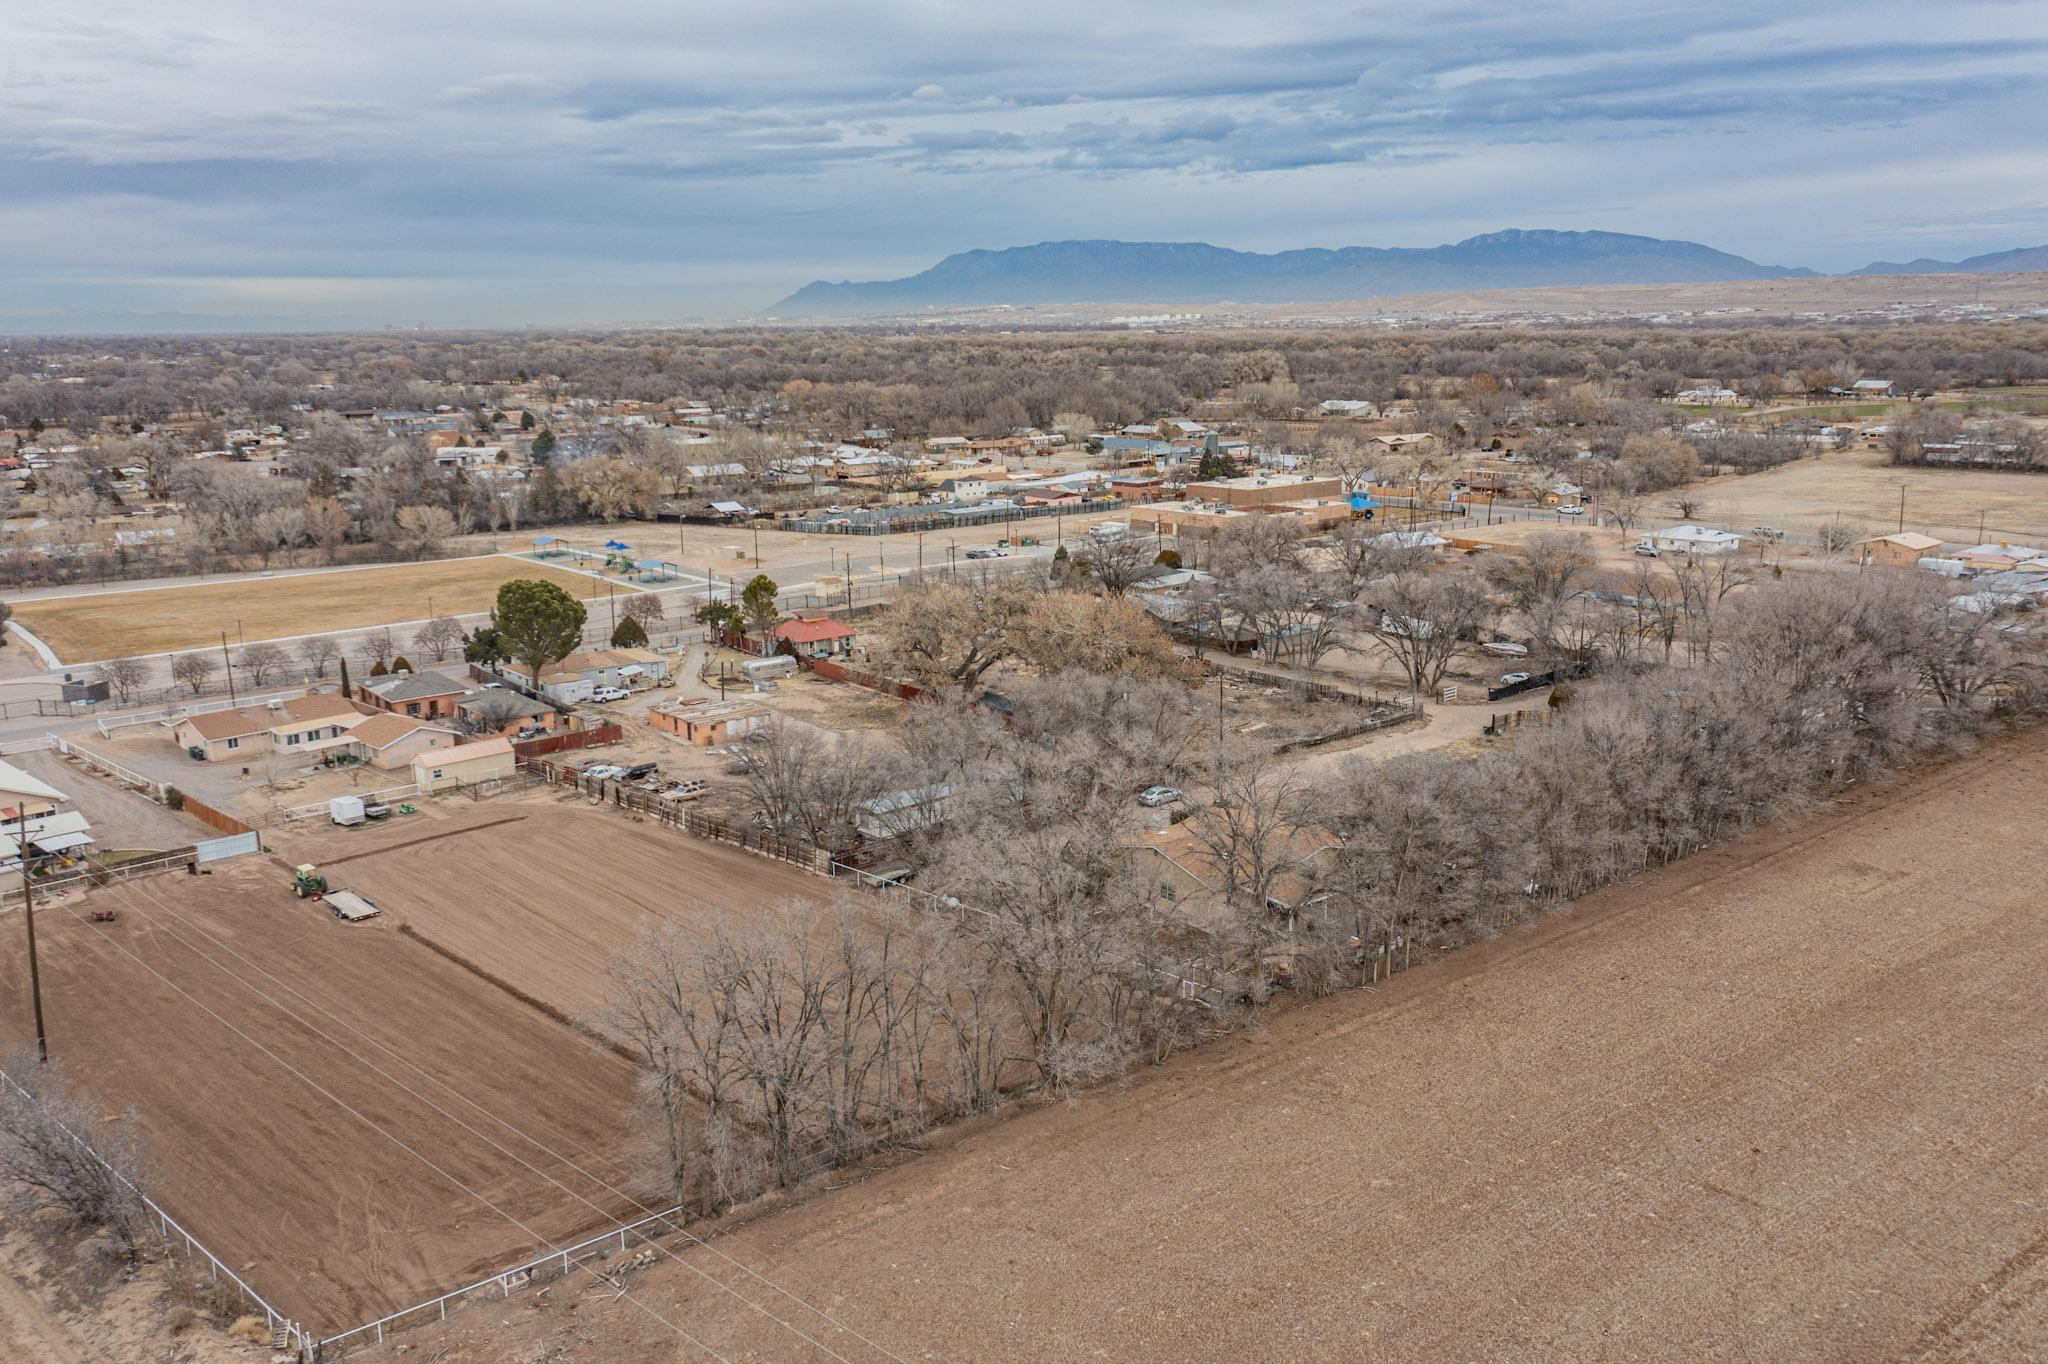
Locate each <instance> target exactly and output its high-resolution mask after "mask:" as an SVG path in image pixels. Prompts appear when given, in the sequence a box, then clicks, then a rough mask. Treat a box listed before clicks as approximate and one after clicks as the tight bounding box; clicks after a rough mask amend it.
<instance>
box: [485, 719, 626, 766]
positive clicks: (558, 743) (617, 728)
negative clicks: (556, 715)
mask: <svg viewBox="0 0 2048 1364" xmlns="http://www.w3.org/2000/svg"><path fill="white" fill-rule="evenodd" d="M625 737H626V731H625V728H624V726H622V725H619V724H616V723H614V724H609V725H598V726H596V727H594V728H592V729H578V730H572V731H570V732H568V733H566V734H543V735H542V736H541V737H540V738H538V739H521V740H519V741H517V742H516V743H514V744H513V745H512V752H513V755H514V756H515V757H518V758H522V759H524V758H538V757H541V756H542V755H544V754H548V753H560V752H562V751H563V750H565V749H574V748H589V747H591V746H593V745H595V744H615V743H617V742H618V741H619V740H621V739H623V738H625Z"/></svg>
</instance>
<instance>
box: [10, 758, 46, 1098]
mask: <svg viewBox="0 0 2048 1364" xmlns="http://www.w3.org/2000/svg"><path fill="white" fill-rule="evenodd" d="M14 799H15V800H16V801H18V802H19V808H20V813H21V825H20V831H19V835H18V837H17V838H16V839H15V842H16V844H17V847H16V850H15V851H16V855H17V856H19V857H20V858H21V922H22V924H23V926H24V927H26V928H27V929H28V993H29V998H30V999H31V1000H33V1001H34V1002H35V1014H36V1060H37V1061H38V1062H39V1063H41V1064H44V1065H47V1064H49V1060H50V1039H49V1036H48V1034H46V1033H45V1032H44V1031H43V977H42V972H41V971H40V970H38V969H37V966H36V906H35V892H34V890H33V889H31V887H30V885H29V879H28V797H27V796H25V795H22V794H21V793H19V792H16V793H15V797H14Z"/></svg>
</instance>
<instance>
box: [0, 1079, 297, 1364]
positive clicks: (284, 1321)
mask: <svg viewBox="0 0 2048 1364" xmlns="http://www.w3.org/2000/svg"><path fill="white" fill-rule="evenodd" d="M0 1080H5V1081H6V1082H7V1083H8V1084H9V1085H10V1086H12V1087H13V1089H14V1092H15V1093H17V1094H19V1095H21V1097H22V1098H24V1099H26V1098H28V1097H30V1096H29V1092H28V1091H27V1090H26V1089H23V1088H22V1087H21V1084H20V1082H19V1081H17V1080H16V1079H15V1078H14V1077H13V1076H12V1075H9V1074H8V1073H7V1072H6V1071H4V1070H0ZM60 1130H62V1131H63V1133H64V1135H65V1136H67V1137H69V1138H71V1140H72V1141H73V1142H75V1143H76V1144H77V1146H78V1149H79V1150H81V1151H83V1152H85V1153H86V1154H87V1155H88V1156H91V1157H92V1158H93V1160H94V1161H96V1162H97V1163H98V1164H99V1165H100V1166H101V1167H102V1168H103V1169H105V1170H106V1171H107V1172H108V1173H110V1174H112V1175H113V1176H114V1178H116V1179H118V1180H120V1181H121V1182H122V1183H123V1184H126V1185H127V1186H128V1187H129V1188H130V1189H132V1190H134V1192H135V1196H136V1197H137V1198H140V1199H141V1200H142V1206H143V1207H145V1208H148V1209H149V1212H150V1215H151V1216H152V1217H154V1218H156V1223H157V1229H158V1230H159V1231H160V1232H162V1233H163V1237H164V1240H165V1241H168V1242H171V1244H173V1245H178V1244H182V1245H183V1247H184V1249H185V1250H186V1251H188V1252H190V1253H192V1254H196V1255H202V1256H204V1257H205V1258H206V1263H207V1266H208V1268H209V1269H210V1271H211V1272H212V1275H213V1277H214V1278H215V1279H216V1280H218V1279H222V1278H225V1279H227V1281H228V1282H229V1283H231V1284H233V1285H234V1286H235V1287H236V1288H238V1289H240V1290H241V1291H242V1296H243V1297H244V1298H245V1299H247V1300H248V1302H249V1303H250V1305H251V1306H254V1307H260V1308H262V1309H263V1321H264V1324H265V1325H266V1326H268V1327H269V1328H270V1331H271V1334H272V1337H273V1338H275V1337H276V1336H277V1334H278V1332H279V1330H280V1328H282V1332H283V1335H284V1338H285V1339H286V1340H287V1341H288V1342H289V1343H290V1345H291V1349H292V1353H293V1354H296V1355H299V1356H301V1357H302V1358H304V1359H306V1360H309V1361H310V1360H312V1359H313V1358H314V1357H315V1353H314V1345H313V1338H312V1337H311V1336H309V1335H307V1334H306V1333H305V1332H304V1331H303V1330H301V1329H300V1328H299V1326H298V1323H296V1322H294V1321H293V1320H292V1319H291V1318H290V1317H287V1316H286V1315H285V1314H284V1313H282V1312H280V1311H278V1310H277V1309H276V1308H275V1307H272V1306H271V1305H270V1304H269V1303H268V1302H266V1301H264V1299H263V1295H262V1294H260V1293H258V1292H257V1291H256V1290H255V1289H253V1288H251V1287H249V1285H248V1283H247V1281H246V1280H244V1279H243V1278H242V1276H241V1275H239V1274H237V1273H235V1271H234V1270H232V1269H230V1268H228V1267H227V1265H226V1263H224V1262H223V1261H222V1260H221V1258H220V1256H218V1255H215V1254H214V1253H213V1252H212V1251H210V1250H208V1249H207V1248H206V1245H205V1243H204V1242H202V1241H201V1240H200V1239H199V1238H198V1237H196V1236H194V1235H193V1234H192V1233H191V1232H189V1231H187V1230H185V1228H184V1227H182V1226H180V1225H179V1224H178V1222H177V1220H176V1219H175V1218H173V1217H172V1216H171V1215H170V1214H169V1213H167V1212H165V1211H164V1210H163V1208H162V1207H161V1206H160V1205H159V1204H158V1203H157V1201H156V1200H155V1199H153V1198H151V1197H150V1196H149V1195H148V1194H145V1193H143V1192H142V1190H140V1189H137V1188H135V1183H134V1181H133V1180H131V1179H129V1178H128V1176H126V1175H124V1174H122V1173H121V1172H120V1171H119V1170H116V1169H115V1168H114V1167H113V1166H111V1165H108V1164H107V1162H106V1159H105V1158H104V1157H103V1156H101V1155H100V1153H99V1152H97V1151H95V1150H93V1149H92V1145H91V1143H89V1142H87V1141H86V1139H85V1138H83V1137H81V1136H79V1135H78V1134H77V1133H76V1132H74V1131H72V1130H71V1129H70V1128H68V1127H64V1128H61V1129H60ZM173 1236H175V1237H176V1238H177V1239H176V1240H175V1241H172V1237H173Z"/></svg>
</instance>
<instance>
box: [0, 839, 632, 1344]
mask: <svg viewBox="0 0 2048 1364" xmlns="http://www.w3.org/2000/svg"><path fill="white" fill-rule="evenodd" d="M465 804H466V803H465ZM430 808H431V807H430ZM491 809H492V807H490V806H482V807H475V808H474V809H472V810H469V811H465V812H464V813H466V814H467V815H469V816H470V817H471V818H482V817H484V813H485V812H489V811H490V810H491ZM462 827H463V826H462V824H461V823H460V821H456V820H447V819H437V818H435V817H434V816H433V815H431V814H423V815H422V816H420V817H419V818H418V819H416V820H412V821H408V822H407V823H406V824H405V825H404V826H394V828H393V829H391V830H389V831H386V830H381V829H380V830H378V831H376V832H377V833H378V834H397V833H401V832H402V833H404V834H406V835H407V836H410V837H418V836H421V835H422V834H424V833H431V832H439V831H444V830H447V829H450V828H454V829H458V830H459V829H460V828H462ZM460 837H461V835H460V834H459V833H458V834H457V838H456V839H455V840H449V841H450V842H454V841H459V838H460ZM578 837H579V839H582V840H585V841H588V840H590V839H592V837H593V831H591V830H587V829H586V830H581V831H579V834H578ZM529 838H530V840H531V841H530V843H529V847H531V848H543V847H545V846H547V845H548V843H549V842H550V840H548V839H546V838H545V837H541V836H537V835H533V834H530V835H529ZM368 846H372V845H370V844H367V843H366V844H363V845H359V847H368ZM428 846H430V847H431V846H440V845H428ZM498 856H499V876H500V877H501V882H500V884H501V886H502V885H503V884H504V883H506V882H507V881H509V880H510V879H511V878H514V877H516V875H517V874H518V872H517V868H518V867H519V866H520V865H522V863H521V862H519V861H515V860H514V859H512V858H510V857H509V856H507V855H506V853H505V850H504V848H503V847H501V848H500V849H499V852H498ZM594 856H595V858H596V859H597V861H596V863H595V864H594V869H593V870H592V872H591V876H592V879H591V881H590V882H589V883H588V885H587V886H586V887H585V893H586V894H587V895H588V896H589V897H591V898H592V899H599V898H602V896H603V895H604V893H605V890H606V883H605V882H604V881H602V879H600V874H599V872H598V871H597V870H596V869H595V868H596V867H601V866H602V865H603V863H604V860H605V859H604V854H603V852H602V850H601V849H600V850H598V851H597V852H596V853H595V854H594ZM373 860H374V859H372V860H370V861H365V862H364V863H363V864H362V865H363V866H365V867H367V866H369V865H372V862H373ZM349 869H350V868H349V867H347V866H344V867H340V868H337V869H336V870H337V873H342V872H346V871H348V870H349ZM335 883H336V884H337V885H339V886H349V887H354V886H356V885H358V884H361V883H360V882H357V881H355V880H354V879H353V878H350V877H346V876H343V875H340V874H337V876H336V878H335ZM421 890H422V893H430V894H433V895H435V896H436V897H440V898H447V897H453V896H463V895H470V894H476V895H479V896H481V897H483V898H484V899H485V901H486V903H488V902H489V900H490V898H491V892H490V890H489V889H488V888H487V887H485V886H482V885H474V886H473V885H466V884H465V883H464V882H463V881H462V880H459V879H453V878H447V877H443V878H440V879H438V880H436V881H433V882H431V883H430V884H425V885H423V886H422V887H421ZM389 903H390V911H391V912H390V913H387V914H386V915H384V916H383V917H381V918H379V919H374V920H371V921H369V922H366V923H363V924H358V925H349V926H344V925H342V924H339V923H337V922H336V921H335V920H334V919H333V918H331V917H330V916H328V915H327V914H325V913H323V912H322V911H321V909H320V908H319V907H318V906H317V905H315V904H311V903H308V902H304V901H300V900H297V899H295V898H293V896H292V895H291V893H290V890H289V871H288V864H287V863H286V862H285V861H284V860H282V859H279V858H275V857H270V856H255V857H245V858H241V859H237V860H235V861H230V862H225V863H222V864H219V866H218V867H217V868H216V869H215V870H214V872H213V873H212V874H211V875H207V876H203V877H188V876H162V877H156V878H151V879H145V880H139V881H133V882H126V883H120V884H116V885H113V886H109V887H105V888H102V889H98V890H95V891H92V892H90V893H89V894H88V895H86V896H84V897H82V898H72V899H70V900H67V901H60V902H57V903H53V904H50V905H47V906H39V908H38V912H37V916H36V919H37V927H38V936H39V945H40V947H41V953H40V956H41V966H42V979H43V991H44V998H45V1007H46V1011H47V1014H48V1018H49V1033H50V1040H51V1050H52V1054H53V1056H54V1057H56V1058H57V1059H58V1060H59V1061H60V1062H61V1063H63V1064H64V1065H65V1067H66V1069H67V1071H68V1073H69V1075H70V1076H71V1079H72V1082H73V1083H74V1084H76V1085H77V1086H78V1087H80V1088H81V1089H83V1090H84V1091H86V1092H88V1093H90V1094H91V1095H93V1096H94V1097H95V1098H96V1099H98V1100H99V1101H100V1102H102V1103H103V1104H105V1105H106V1106H107V1108H108V1109H109V1110H112V1111H125V1110H132V1111H133V1112H134V1113H135V1114H136V1115H137V1116H138V1118H139V1121H140V1124H141V1128H142V1131H143V1134H144V1138H145V1141H146V1143H147V1149H148V1159H149V1162H150V1165H151V1167H152V1169H153V1170H154V1172H155V1173H156V1176H157V1178H158V1190H157V1192H158V1196H159V1198H160V1199H161V1200H162V1201H163V1202H164V1204H165V1206H166V1207H168V1208H169V1209H170V1210H171V1211H172V1213H173V1215H174V1216H177V1217H179V1218H180V1219H181V1220H184V1221H185V1222H186V1223H187V1225H188V1226H190V1228H191V1229H192V1231H193V1232H194V1234H196V1235H197V1236H199V1237H200V1239H201V1240H203V1241H205V1242H207V1243H208V1244H210V1245H211V1246H213V1247H214V1248H215V1249H216V1250H217V1251H218V1252H219V1253H221V1254H222V1256H223V1258H225V1259H227V1260H228V1261H229V1262H230V1263H232V1264H235V1265H236V1266H237V1267H238V1268H240V1269H241V1272H243V1273H244V1276H245V1277H246V1278H248V1279H249V1280H250V1281H251V1283H253V1284H254V1285H255V1286H256V1288H257V1289H258V1291H260V1292H262V1293H264V1294H265V1295H266V1296H268V1297H270V1298H271V1300H272V1301H273V1302H275V1303H277V1304H278V1305H279V1306H280V1307H282V1308H284V1309H285V1310H287V1311H289V1312H291V1313H293V1314H294V1315H296V1316H298V1317H300V1318H301V1319H302V1320H304V1321H306V1322H308V1323H309V1324H310V1325H312V1326H313V1327H314V1328H315V1329H317V1330H321V1331H333V1330H338V1329H345V1328H347V1327H350V1326H354V1325H356V1324H357V1323H359V1322H361V1321H364V1320H367V1319H370V1318H374V1317H376V1316H379V1315H382V1314H383V1313H384V1312H386V1311H389V1310H391V1309H394V1308H397V1307H401V1306H406V1305H409V1304H411V1303H413V1302H415V1301H418V1300H419V1299H421V1298H424V1297H429V1296H432V1295H433V1294H435V1293H438V1292H441V1291H444V1290H446V1289H448V1288H452V1287H455V1286H458V1285H459V1284H461V1283H464V1282H467V1281H468V1280H470V1279H472V1278H474V1277H477V1276H479V1275H481V1274H483V1273H487V1272H489V1271H491V1270H493V1269H496V1268H500V1267H502V1266H504V1265H506V1264H508V1263H511V1262H514V1261H516V1260H518V1259H521V1258H523V1257H525V1256H527V1255H529V1254H531V1253H534V1252H536V1251H538V1250H542V1249H545V1248H546V1247H547V1246H549V1245H557V1244H562V1243H564V1242H567V1241H570V1240H573V1239H575V1238H576V1237H577V1236H578V1235H580V1234H582V1233H584V1232H586V1231H588V1230H590V1229H593V1228H597V1227H602V1226H605V1225H609V1224H610V1223H612V1222H614V1221H618V1220H623V1219H626V1218H629V1217H631V1216H634V1215H637V1212H638V1208H639V1206H641V1205H651V1206H660V1193H659V1191H658V1190H650V1189H647V1188H645V1187H642V1186H641V1185H639V1184H638V1183H637V1182H636V1179H637V1172H636V1168H635V1165H636V1163H635V1161H634V1159H633V1155H632V1139H631V1135H630V1134H631V1130H632V1123H631V1117H630V1114H631V1112H632V1108H633V1086H634V1074H633V1068H632V1066H631V1065H630V1064H629V1063H628V1062H627V1061H625V1060H624V1059H623V1058H621V1057H620V1056H618V1055H617V1054H615V1053H614V1052H612V1051H611V1050H609V1049H608V1048H606V1047H604V1046H602V1045H600V1044H598V1043H596V1042H594V1041H593V1040H591V1039H590V1038H588V1037H585V1036H583V1035H581V1034H579V1033H577V1032H576V1031H574V1030H572V1029H570V1028H568V1027H566V1026H564V1025H563V1024H562V1023H561V1022H559V1021H557V1020H554V1019H551V1018H549V1017H547V1016H546V1015H545V1014H544V1013H542V1012H541V1011H539V1010H536V1009H534V1008H533V1007H532V1006H531V1005H530V1004H527V1003H524V1002H522V1001H520V1000H518V999H516V998H515V997H514V996H513V995H511V994H510V993H508V992H507V991H505V990H504V989H502V988H500V987H498V986H496V985H493V984H490V983H488V982H486V981H483V980H481V979H479V978H478V977H477V976H476V975H475V974H474V973H473V972H471V971H469V970H466V969H464V968H463V967H462V966H460V965H458V964H456V963H454V962H451V961H449V960H447V959H445V958H444V957H442V956H440V955H438V954H436V953H435V952H433V951H431V950H429V949H428V948H426V947H424V946H422V945H421V944H420V943H417V942H414V941H411V940H409V939H408V938H406V937H405V936H403V935H402V934H400V933H399V932H398V931H397V927H398V922H399V920H400V918H401V917H402V916H403V915H404V914H405V911H406V906H405V905H404V903H403V901H402V898H397V899H394V901H392V902H389ZM580 904H581V900H580V898H572V899H571V900H569V901H566V902H564V903H563V905H562V908H563V910H564V912H573V911H574V910H576V909H577V908H579V907H580ZM87 908H93V909H97V908H111V909H114V910H115V911H117V913H118V916H119V917H118V918H117V919H116V921H115V922H114V923H112V924H95V923H91V922H89V921H88V920H87V917H86V909H87ZM6 917H7V921H8V922H9V923H12V924H14V925H15V927H16V928H17V930H18V927H19V922H18V919H16V918H15V917H14V916H13V915H8V916H6ZM0 939H4V947H0V973H4V979H5V980H6V982H7V986H6V988H5V989H4V990H0V1033H4V1037H5V1040H6V1049H7V1050H8V1051H10V1052H13V1051H16V1050H18V1049H19V1048H20V1047H21V1046H22V1045H23V1044H24V1043H25V1042H26V1041H27V1039H28V1038H29V1037H30V1036H31V1032H30V1028H29V1021H28V1008H27V1000H26V998H25V995H26V991H25V990H23V989H21V988H19V986H18V984H17V982H20V981H21V980H23V979H24V978H25V974H26V972H25V966H24V961H23V956H24V953H23V950H22V947H21V935H20V933H19V932H18V931H15V932H8V933H4V934H0ZM515 1129H516V1130H515ZM572 1164H573V1166H574V1167H577V1168H572ZM579 1171H580V1172H579Z"/></svg>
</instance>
